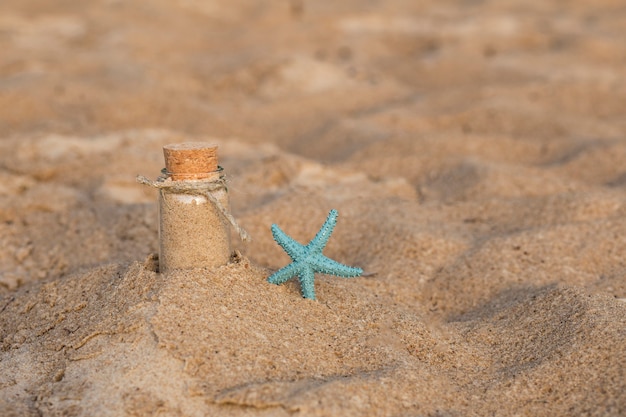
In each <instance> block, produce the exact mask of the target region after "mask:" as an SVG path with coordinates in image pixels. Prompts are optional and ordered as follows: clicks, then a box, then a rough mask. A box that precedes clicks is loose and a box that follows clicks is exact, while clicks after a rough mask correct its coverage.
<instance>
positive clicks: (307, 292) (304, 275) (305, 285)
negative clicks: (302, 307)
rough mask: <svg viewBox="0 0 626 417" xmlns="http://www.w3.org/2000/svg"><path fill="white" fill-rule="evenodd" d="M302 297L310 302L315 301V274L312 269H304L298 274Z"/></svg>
mask: <svg viewBox="0 0 626 417" xmlns="http://www.w3.org/2000/svg"><path fill="white" fill-rule="evenodd" d="M298 278H299V279H300V289H301V290H302V296H303V297H304V298H308V299H309V300H315V273H314V272H313V269H312V268H302V270H301V271H300V273H299V274H298Z"/></svg>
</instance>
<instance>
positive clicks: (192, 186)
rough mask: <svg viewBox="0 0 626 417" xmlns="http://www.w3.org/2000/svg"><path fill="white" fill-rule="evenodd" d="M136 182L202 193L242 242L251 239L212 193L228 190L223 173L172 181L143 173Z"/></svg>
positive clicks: (197, 193)
mask: <svg viewBox="0 0 626 417" xmlns="http://www.w3.org/2000/svg"><path fill="white" fill-rule="evenodd" d="M161 172H162V173H163V174H164V175H167V171H165V169H163V170H162V171H161ZM136 179H137V182H138V183H140V184H144V185H148V186H150V187H153V188H157V189H162V190H167V191H169V192H175V193H179V194H191V195H202V196H204V197H206V198H207V199H208V200H209V201H210V202H211V203H212V204H213V205H214V206H215V208H216V209H217V211H218V212H219V213H220V214H221V215H222V216H223V217H224V218H225V219H226V220H227V221H228V222H229V223H230V224H231V225H232V226H233V228H234V229H235V231H236V232H237V234H239V237H240V238H241V240H243V241H244V242H249V241H250V240H252V238H251V237H250V235H249V234H248V232H246V231H245V230H244V229H243V228H242V227H241V226H239V224H238V223H237V221H236V220H235V218H234V217H233V215H232V214H230V212H229V211H228V210H227V209H226V208H225V207H224V206H223V205H222V203H220V202H219V200H218V199H217V198H216V197H215V196H214V195H213V193H214V192H216V191H220V190H226V191H227V190H228V188H227V186H226V179H225V178H224V176H223V175H220V176H219V178H214V179H199V180H183V181H172V180H171V178H169V177H167V176H160V177H159V178H158V179H157V180H156V181H151V180H150V179H148V178H146V177H144V176H143V175H138V176H137V178H136Z"/></svg>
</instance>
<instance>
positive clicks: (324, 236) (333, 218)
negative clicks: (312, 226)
mask: <svg viewBox="0 0 626 417" xmlns="http://www.w3.org/2000/svg"><path fill="white" fill-rule="evenodd" d="M338 214H339V213H338V212H337V210H335V209H332V210H331V211H330V213H328V217H327V218H326V221H325V222H324V225H323V226H322V228H321V229H320V231H319V232H317V234H316V235H315V237H314V238H313V240H311V241H310V242H309V244H308V245H306V247H307V248H308V249H309V250H310V252H321V251H322V249H324V247H325V246H326V244H327V243H328V239H330V235H331V234H332V233H333V229H335V225H336V224H337V216H338Z"/></svg>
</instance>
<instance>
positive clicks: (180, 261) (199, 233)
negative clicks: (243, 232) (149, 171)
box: [159, 142, 231, 272]
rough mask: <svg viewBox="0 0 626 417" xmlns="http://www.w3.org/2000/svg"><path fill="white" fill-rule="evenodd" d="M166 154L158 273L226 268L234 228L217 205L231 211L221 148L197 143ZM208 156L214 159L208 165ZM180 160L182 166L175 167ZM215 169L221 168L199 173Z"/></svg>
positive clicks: (167, 150)
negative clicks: (219, 153)
mask: <svg viewBox="0 0 626 417" xmlns="http://www.w3.org/2000/svg"><path fill="white" fill-rule="evenodd" d="M209 151H210V152H209ZM164 152H165V159H166V169H165V170H164V171H163V173H164V175H163V176H162V177H161V178H160V179H159V182H160V183H161V187H159V271H160V272H167V271H170V270H175V269H192V268H215V267H217V266H221V265H225V264H227V263H228V261H229V260H230V256H231V240H230V226H229V222H228V220H227V219H226V218H225V217H224V215H223V214H222V212H221V210H220V208H219V207H218V205H217V204H215V201H217V202H219V205H221V206H222V208H223V209H225V210H226V211H228V210H229V198H228V190H227V188H226V184H225V182H224V175H223V172H222V169H221V168H220V167H218V166H217V158H216V147H215V146H213V145H207V144H203V143H195V142H194V143H185V144H176V145H168V146H166V147H164ZM190 152H191V154H192V155H193V157H191V158H190V157H187V156H188V155H189V154H190ZM207 154H209V156H210V157H211V158H212V159H214V160H211V161H209V163H207V162H206V159H207ZM211 155H212V156H211ZM177 157H178V159H179V160H180V159H182V163H181V164H176V163H174V161H173V159H176V158H177ZM211 158H209V159H211ZM198 161H201V162H202V163H201V164H200V165H201V166H200V167H198V166H196V165H198V164H199V162H198ZM179 162H180V161H179ZM194 164H195V165H194ZM213 166H215V167H216V168H217V169H216V170H214V171H210V172H206V171H205V172H199V171H200V169H202V168H204V169H206V168H207V167H208V168H212V167H213ZM212 200H213V201H212Z"/></svg>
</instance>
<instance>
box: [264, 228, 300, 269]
mask: <svg viewBox="0 0 626 417" xmlns="http://www.w3.org/2000/svg"><path fill="white" fill-rule="evenodd" d="M272 235H273V236H274V240H275V241H276V243H278V244H279V245H280V246H281V247H282V248H283V249H284V250H285V252H287V255H289V257H290V258H291V259H293V260H294V261H295V260H297V259H299V258H301V257H303V256H304V255H305V253H306V248H305V246H304V245H301V244H300V243H298V242H296V241H295V240H293V239H292V238H291V237H289V236H287V234H286V233H285V232H283V231H282V230H281V229H280V227H278V225H275V224H273V225H272Z"/></svg>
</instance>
